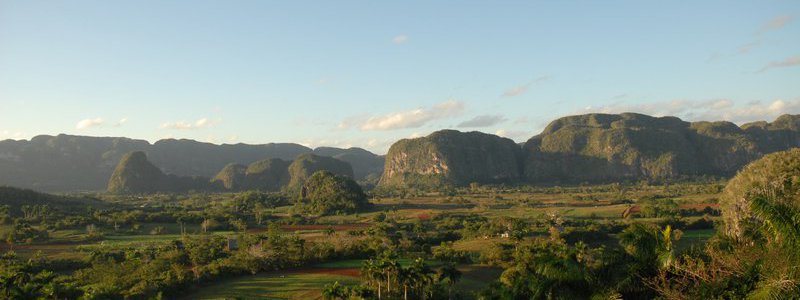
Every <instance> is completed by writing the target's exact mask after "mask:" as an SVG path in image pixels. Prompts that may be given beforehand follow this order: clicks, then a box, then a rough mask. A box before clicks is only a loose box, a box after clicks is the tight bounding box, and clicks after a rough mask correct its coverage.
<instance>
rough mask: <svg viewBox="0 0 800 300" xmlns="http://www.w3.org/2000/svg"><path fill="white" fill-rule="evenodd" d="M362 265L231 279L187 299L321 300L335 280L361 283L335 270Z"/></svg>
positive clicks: (331, 265) (331, 264)
mask: <svg viewBox="0 0 800 300" xmlns="http://www.w3.org/2000/svg"><path fill="white" fill-rule="evenodd" d="M361 262H362V260H358V259H354V260H343V261H337V262H329V263H324V264H319V265H314V266H312V267H310V268H304V269H296V270H287V271H276V272H269V273H261V274H256V275H252V276H244V277H239V278H234V279H229V280H225V281H222V282H220V283H217V284H214V285H211V286H208V287H205V288H202V289H200V290H199V291H198V292H196V293H194V294H191V295H188V296H187V297H186V298H185V299H321V298H322V289H323V288H324V286H325V285H326V284H330V283H334V282H336V281H338V282H339V283H340V284H343V285H356V284H358V283H359V282H360V279H359V278H358V277H356V276H350V275H342V274H339V273H337V272H336V270H337V269H338V270H352V269H358V268H360V267H361Z"/></svg>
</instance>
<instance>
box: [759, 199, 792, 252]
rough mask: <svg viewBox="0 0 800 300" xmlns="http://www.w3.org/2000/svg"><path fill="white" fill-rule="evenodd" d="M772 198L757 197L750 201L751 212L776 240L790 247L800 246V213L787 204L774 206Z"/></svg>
mask: <svg viewBox="0 0 800 300" xmlns="http://www.w3.org/2000/svg"><path fill="white" fill-rule="evenodd" d="M776 198H777V197H776ZM770 200H772V199H770V197H767V196H763V195H762V196H756V197H753V198H752V199H751V201H750V210H751V211H752V212H753V214H754V215H755V216H756V217H758V218H759V219H761V220H764V227H765V229H766V230H767V232H769V233H770V234H771V235H772V236H773V237H774V238H775V240H777V241H779V242H781V243H783V244H785V245H787V246H790V247H797V246H800V211H798V210H797V209H795V208H794V207H791V206H789V205H786V204H782V203H776V204H772V203H771V202H775V201H770Z"/></svg>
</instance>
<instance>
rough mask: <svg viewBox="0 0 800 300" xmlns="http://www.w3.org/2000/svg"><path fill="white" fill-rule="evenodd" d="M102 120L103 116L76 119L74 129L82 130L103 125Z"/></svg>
mask: <svg viewBox="0 0 800 300" xmlns="http://www.w3.org/2000/svg"><path fill="white" fill-rule="evenodd" d="M104 122H105V121H103V118H94V119H83V120H80V121H78V124H75V129H79V130H84V129H89V128H92V127H98V126H101V125H103V123H104Z"/></svg>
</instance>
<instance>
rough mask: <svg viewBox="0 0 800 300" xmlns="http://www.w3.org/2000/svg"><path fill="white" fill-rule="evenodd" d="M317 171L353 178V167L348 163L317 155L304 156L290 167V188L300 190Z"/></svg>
mask: <svg viewBox="0 0 800 300" xmlns="http://www.w3.org/2000/svg"><path fill="white" fill-rule="evenodd" d="M317 171H328V172H330V173H332V174H334V175H340V176H346V177H349V178H353V167H351V166H350V164H348V163H347V162H344V161H341V160H338V159H335V158H332V157H327V156H319V155H316V154H310V153H309V154H302V155H300V156H298V157H297V158H296V159H295V160H294V161H292V163H291V164H290V165H289V178H290V179H289V188H290V189H298V188H300V187H301V186H302V185H303V184H304V183H305V181H306V179H308V178H309V177H311V175H313V174H314V173H316V172H317Z"/></svg>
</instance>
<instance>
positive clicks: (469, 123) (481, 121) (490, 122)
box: [456, 115, 508, 128]
mask: <svg viewBox="0 0 800 300" xmlns="http://www.w3.org/2000/svg"><path fill="white" fill-rule="evenodd" d="M507 120H508V119H506V118H505V117H503V116H502V115H480V116H475V117H474V118H472V119H469V120H466V121H464V122H461V123H459V124H458V125H456V127H460V128H477V127H489V126H494V125H497V124H500V123H503V122H505V121H507Z"/></svg>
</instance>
